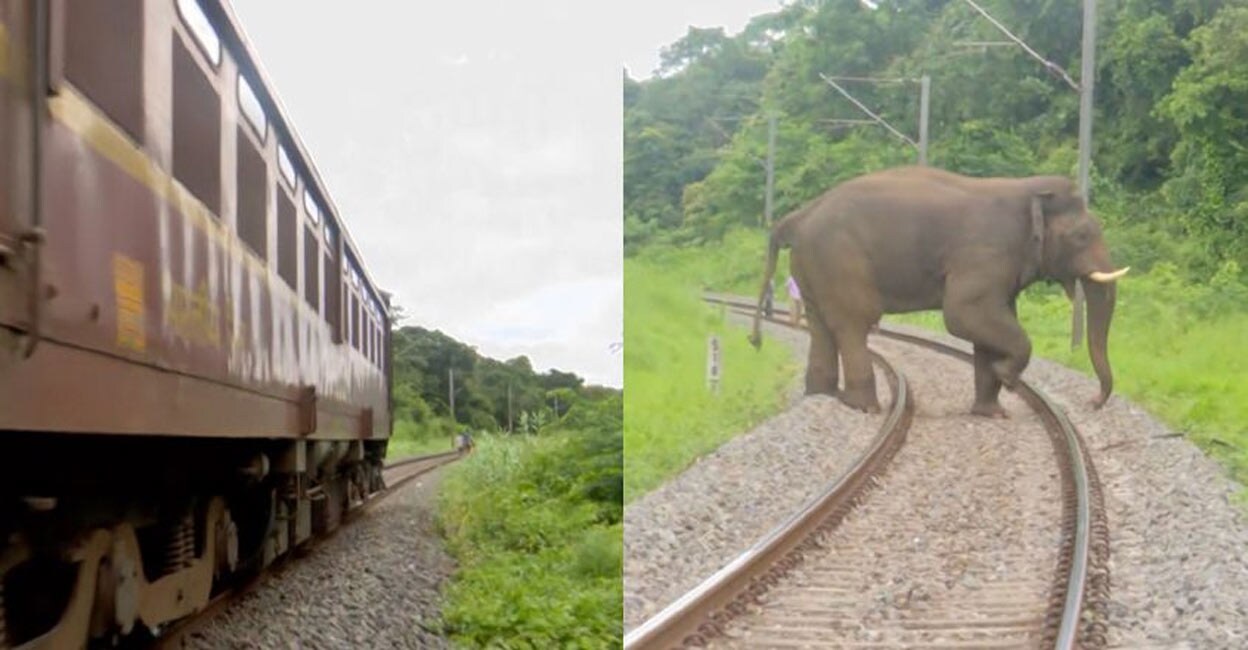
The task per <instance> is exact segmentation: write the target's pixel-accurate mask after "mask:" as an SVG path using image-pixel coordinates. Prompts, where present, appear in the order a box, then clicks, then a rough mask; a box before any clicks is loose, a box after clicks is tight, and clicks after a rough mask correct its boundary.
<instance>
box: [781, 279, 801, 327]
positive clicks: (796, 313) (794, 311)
mask: <svg viewBox="0 0 1248 650" xmlns="http://www.w3.org/2000/svg"><path fill="white" fill-rule="evenodd" d="M785 287H787V288H788V290H789V302H790V303H791V304H792V308H791V309H790V310H789V321H790V322H791V323H793V325H795V326H796V325H801V324H802V290H801V289H799V288H798V286H797V280H794V279H793V276H791V275H790V276H789V279H788V281H786V282H785Z"/></svg>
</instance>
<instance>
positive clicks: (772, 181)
mask: <svg viewBox="0 0 1248 650" xmlns="http://www.w3.org/2000/svg"><path fill="white" fill-rule="evenodd" d="M775 185H776V114H775V113H774V112H771V113H768V114H767V196H766V197H764V199H763V200H764V203H763V216H764V218H765V219H767V227H768V228H770V227H771V223H772V212H771V211H772V192H773V191H774V189H775Z"/></svg>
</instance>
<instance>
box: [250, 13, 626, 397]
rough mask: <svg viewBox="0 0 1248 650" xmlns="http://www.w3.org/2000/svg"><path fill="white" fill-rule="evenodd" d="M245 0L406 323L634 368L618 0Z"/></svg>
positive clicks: (368, 261)
mask: <svg viewBox="0 0 1248 650" xmlns="http://www.w3.org/2000/svg"><path fill="white" fill-rule="evenodd" d="M232 4H233V6H234V8H235V12H236V13H237V14H238V16H239V20H240V21H241V22H242V24H243V28H244V30H245V31H246V32H247V34H248V37H249V38H250V39H251V41H252V44H253V45H254V46H255V48H256V50H257V51H258V55H259V57H260V60H261V65H262V66H263V67H264V68H265V69H266V70H267V72H268V74H269V76H270V78H271V79H272V80H273V82H274V84H275V85H276V86H277V89H276V90H277V94H278V96H279V97H281V99H282V101H283V103H284V104H285V105H286V108H287V110H288V111H289V112H290V115H291V118H292V121H293V123H294V126H295V129H296V130H297V131H298V132H299V134H300V137H301V138H302V139H303V141H304V143H305V144H306V145H307V147H308V149H309V150H310V153H311V154H312V157H313V158H314V160H315V164H316V165H317V167H318V168H319V170H320V173H321V176H322V178H324V179H325V182H326V184H327V185H328V189H329V192H330V194H331V195H332V197H333V200H334V201H335V203H336V204H337V206H338V208H339V210H340V211H341V213H342V216H343V220H344V221H345V223H346V226H347V228H348V230H349V231H350V232H351V235H352V237H353V238H354V239H355V242H356V244H357V245H358V246H359V248H360V249H361V250H360V253H361V255H362V257H363V259H364V264H365V266H366V267H367V268H368V269H369V271H370V272H371V273H372V274H373V277H374V279H376V281H377V282H378V283H379V284H380V285H381V288H383V289H385V290H388V291H391V292H392V293H394V294H395V297H396V300H397V302H398V304H400V305H402V307H403V308H404V310H405V311H406V313H407V314H408V320H407V321H406V323H407V324H413V325H421V326H423V327H428V328H433V329H440V330H442V331H444V332H446V333H447V334H449V335H451V336H453V337H455V338H457V339H459V340H461V341H464V342H465V343H468V344H469V345H474V346H476V347H477V348H478V350H479V351H480V352H481V353H482V354H485V355H487V356H492V357H495V358H499V359H508V358H511V357H514V356H517V355H521V354H524V355H527V356H528V357H529V358H530V359H531V360H532V362H533V365H534V367H535V368H536V369H538V370H539V371H540V370H545V369H548V368H551V367H556V368H560V369H563V370H570V371H573V372H576V373H577V374H579V375H581V376H583V377H585V378H586V379H587V380H588V381H590V382H591V383H599V384H606V385H611V386H621V385H622V383H623V376H622V375H623V370H622V361H623V359H622V355H621V354H620V353H618V352H613V351H612V349H611V348H610V346H611V344H612V343H613V342H617V341H620V340H622V338H623V283H622V270H621V268H622V262H621V256H622V243H621V242H622V225H621V216H620V210H621V200H622V199H621V197H622V188H621V172H620V169H621V164H622V162H621V161H622V152H621V147H622V136H621V121H622V116H621V110H622V109H621V85H620V56H619V52H620V51H621V50H622V45H621V43H622V41H619V40H617V39H619V38H620V34H621V32H620V30H619V26H618V25H617V24H616V22H615V21H613V20H612V19H611V17H610V16H609V15H608V14H607V13H606V12H604V10H603V7H602V6H600V5H599V4H598V3H589V2H578V1H576V0H527V1H526V2H507V1H505V0H487V1H485V2H462V3H461V2H445V3H424V2H407V1H403V2H400V1H388V2H369V3H361V4H358V5H356V4H351V5H348V4H345V3H342V2H334V1H329V0H298V1H295V0H234V1H233V3H232ZM348 7H349V8H348Z"/></svg>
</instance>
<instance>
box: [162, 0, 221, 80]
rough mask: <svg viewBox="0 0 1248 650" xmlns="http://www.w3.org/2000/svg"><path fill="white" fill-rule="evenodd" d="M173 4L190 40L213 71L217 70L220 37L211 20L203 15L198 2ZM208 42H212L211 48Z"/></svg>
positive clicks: (219, 62)
mask: <svg viewBox="0 0 1248 650" xmlns="http://www.w3.org/2000/svg"><path fill="white" fill-rule="evenodd" d="M174 4H175V5H177V12H178V18H179V19H181V21H182V25H183V26H184V27H186V31H188V32H190V34H191V40H193V41H195V44H196V45H197V46H198V47H199V49H200V51H201V52H203V54H204V56H205V57H207V58H208V62H209V63H211V64H212V67H213V69H216V68H219V67H220V66H221V36H220V34H217V29H216V27H213V26H212V20H211V19H209V18H208V14H206V13H204V8H203V7H202V6H200V4H199V0H177V1H176V2H175V3H174ZM200 21H202V22H200ZM209 40H211V41H212V44H211V46H210V45H209V43H208V41H209ZM213 46H215V47H213Z"/></svg>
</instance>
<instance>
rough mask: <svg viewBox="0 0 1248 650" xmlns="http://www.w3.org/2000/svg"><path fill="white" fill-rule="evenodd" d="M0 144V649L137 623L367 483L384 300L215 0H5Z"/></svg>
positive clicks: (235, 24) (175, 606) (334, 511)
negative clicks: (105, 0)
mask: <svg viewBox="0 0 1248 650" xmlns="http://www.w3.org/2000/svg"><path fill="white" fill-rule="evenodd" d="M326 89H327V90H330V86H329V85H328V84H327V86H326ZM0 158H2V159H0V648H6V647H17V648H20V647H49V648H61V647H82V646H83V645H88V644H96V643H113V642H117V641H118V640H120V641H127V640H134V639H141V638H151V637H152V636H154V635H155V634H157V633H158V632H159V631H160V630H162V629H167V626H168V625H169V624H170V623H172V622H174V621H177V620H179V619H182V618H184V617H186V616H188V615H190V614H192V613H194V612H196V611H198V610H199V609H201V608H203V607H204V606H205V605H206V604H207V603H208V602H209V600H210V598H211V597H212V595H213V594H214V593H216V592H217V591H218V590H220V589H221V588H222V587H223V586H225V585H228V584H230V583H231V581H233V580H239V579H241V578H242V577H245V576H247V575H254V574H255V573H256V572H258V571H259V570H261V569H262V568H263V567H264V566H266V565H268V564H270V563H272V562H273V561H274V560H275V559H277V558H279V557H281V556H282V555H284V554H286V553H289V552H290V551H291V550H292V549H294V548H296V547H298V546H300V545H301V544H304V543H305V542H306V541H307V540H309V539H310V538H311V537H313V536H314V535H315V534H316V533H317V532H318V531H323V530H328V529H332V528H333V527H335V526H336V525H337V524H338V523H339V522H340V521H341V519H342V516H343V514H344V513H345V512H346V511H347V510H349V509H350V508H351V507H354V506H356V505H358V504H359V503H362V502H363V501H364V500H366V499H367V498H368V496H369V495H370V494H372V493H374V492H376V491H378V490H379V489H381V488H382V487H383V486H382V485H381V467H382V459H383V457H384V455H385V449H386V443H387V440H388V439H389V436H390V431H391V415H390V413H391V391H390V384H391V382H390V375H391V366H390V355H389V347H390V338H389V332H390V312H389V300H388V297H387V295H386V294H384V293H383V292H381V291H380V290H379V289H378V288H377V285H376V284H375V283H374V282H373V280H372V279H371V277H370V276H369V274H368V272H367V270H366V269H365V267H364V264H363V261H362V259H361V256H360V253H359V249H358V248H357V246H356V245H355V243H353V241H352V239H351V236H350V234H349V233H348V231H347V229H346V226H345V224H344V222H343V220H342V216H341V214H340V212H339V210H338V209H337V207H336V206H335V205H334V202H333V200H332V199H331V197H330V195H329V193H328V192H327V191H326V187H325V183H324V181H323V180H322V178H321V177H320V175H319V174H318V173H317V169H316V167H315V166H314V165H313V163H312V160H311V158H310V157H309V155H308V151H307V149H306V147H305V146H304V145H303V144H302V143H301V141H300V139H299V137H298V135H297V134H296V133H295V131H294V129H293V128H292V126H291V122H290V120H289V118H288V113H287V112H286V111H285V110H284V109H283V107H282V104H281V102H280V101H278V98H277V95H276V93H275V91H274V86H273V84H272V83H271V82H270V80H269V79H268V78H267V77H266V75H265V73H264V71H263V70H262V69H261V67H260V65H259V63H258V60H257V57H256V55H255V50H254V49H253V48H252V47H251V46H250V45H249V43H248V41H247V38H246V36H245V35H244V33H243V31H242V29H241V28H240V25H239V21H238V19H237V17H236V16H235V15H234V13H233V10H232V9H231V7H230V6H229V5H228V4H227V3H226V2H225V1H224V0H109V1H108V2H95V1H91V2H84V1H64V0H49V1H42V0H40V1H33V0H0Z"/></svg>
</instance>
